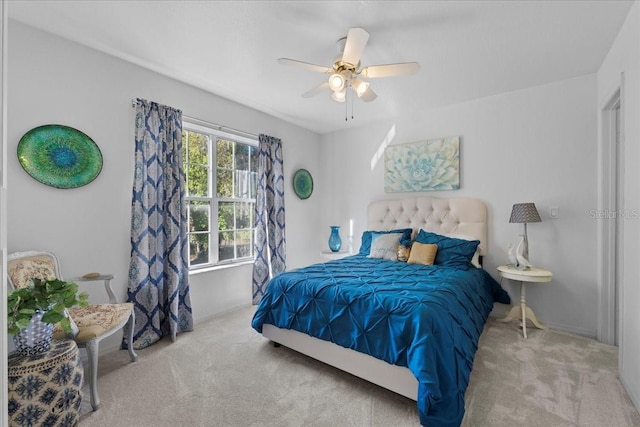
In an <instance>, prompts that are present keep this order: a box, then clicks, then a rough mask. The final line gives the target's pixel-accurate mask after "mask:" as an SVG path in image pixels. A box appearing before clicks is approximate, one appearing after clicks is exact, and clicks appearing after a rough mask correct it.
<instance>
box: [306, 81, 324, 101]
mask: <svg viewBox="0 0 640 427" xmlns="http://www.w3.org/2000/svg"><path fill="white" fill-rule="evenodd" d="M328 87H329V82H327V81H325V82H324V83H321V84H319V85H318V86H316V87H314V88H313V89H311V90H309V91H307V92H305V93H303V94H302V97H303V98H311V97H312V96H316V95H317V94H319V93H320V92H322V91H323V90H325V89H327V88H328Z"/></svg>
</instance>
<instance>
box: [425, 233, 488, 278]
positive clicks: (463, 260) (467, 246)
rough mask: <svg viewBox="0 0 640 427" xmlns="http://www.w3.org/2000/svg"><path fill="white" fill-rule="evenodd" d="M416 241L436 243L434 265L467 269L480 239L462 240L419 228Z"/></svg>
mask: <svg viewBox="0 0 640 427" xmlns="http://www.w3.org/2000/svg"><path fill="white" fill-rule="evenodd" d="M416 242H420V243H426V244H436V245H438V252H437V253H436V261H435V264H436V265H443V266H446V267H456V268H462V269H465V270H467V269H469V267H470V266H471V259H472V258H473V254H475V253H476V249H477V248H478V245H479V244H480V240H463V239H455V238H453V237H447V236H441V235H440V234H436V233H430V232H428V231H424V230H422V229H421V230H420V232H419V233H418V236H417V237H416Z"/></svg>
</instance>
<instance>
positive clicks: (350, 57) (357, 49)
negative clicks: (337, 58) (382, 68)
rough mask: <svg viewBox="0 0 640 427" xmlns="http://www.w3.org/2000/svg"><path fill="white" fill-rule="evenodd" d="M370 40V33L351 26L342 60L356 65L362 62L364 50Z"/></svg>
mask: <svg viewBox="0 0 640 427" xmlns="http://www.w3.org/2000/svg"><path fill="white" fill-rule="evenodd" d="M367 40H369V33H367V32H366V31H365V30H363V29H362V28H358V27H356V28H351V29H350V30H349V32H348V33H347V42H346V43H345V45H344V52H343V53H342V62H346V63H347V64H351V65H353V66H354V67H356V66H357V65H358V62H360V57H361V56H362V51H363V50H364V47H365V45H366V44H367Z"/></svg>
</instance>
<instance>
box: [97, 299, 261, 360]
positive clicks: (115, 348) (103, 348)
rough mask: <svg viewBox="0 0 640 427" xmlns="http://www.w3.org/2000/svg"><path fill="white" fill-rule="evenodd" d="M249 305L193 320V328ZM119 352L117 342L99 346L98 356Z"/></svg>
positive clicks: (241, 305) (238, 306)
mask: <svg viewBox="0 0 640 427" xmlns="http://www.w3.org/2000/svg"><path fill="white" fill-rule="evenodd" d="M250 305H251V303H247V304H240V305H237V306H235V307H231V308H228V309H226V310H222V311H219V312H217V313H213V314H210V315H208V316H205V317H203V318H200V319H198V320H194V327H196V326H197V325H199V324H201V323H204V322H208V321H210V320H213V319H215V318H217V317H220V316H224V315H225V314H227V313H230V312H232V311H236V310H240V309H241V308H247V307H249V306H250ZM120 350H122V349H121V348H120V341H119V342H118V344H116V345H110V346H101V347H100V356H103V355H105V354H109V353H114V352H116V351H120Z"/></svg>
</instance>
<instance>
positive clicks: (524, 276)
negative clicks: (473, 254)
mask: <svg viewBox="0 0 640 427" xmlns="http://www.w3.org/2000/svg"><path fill="white" fill-rule="evenodd" d="M498 272H499V273H500V276H501V277H502V278H504V279H510V280H517V281H519V282H520V307H518V306H517V305H514V306H513V307H512V308H511V311H510V312H509V314H508V315H507V317H505V318H504V319H498V322H510V321H512V320H513V319H521V322H522V334H523V335H524V338H525V339H526V338H527V319H530V320H531V322H532V323H533V325H534V326H535V327H536V328H538V329H547V327H546V326H544V325H543V324H542V323H540V322H538V318H537V317H536V315H535V313H534V312H533V310H531V309H530V308H529V307H527V301H526V299H525V283H526V282H529V283H549V282H551V278H552V277H553V274H552V273H551V272H550V271H549V270H545V269H543V268H535V267H531V268H530V269H528V270H518V269H517V268H515V267H512V266H508V265H501V266H500V267H498Z"/></svg>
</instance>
